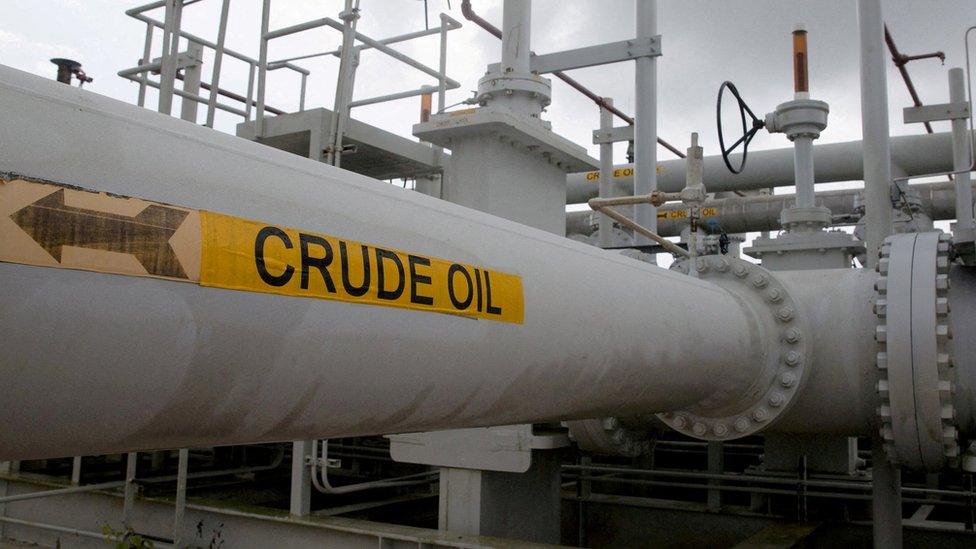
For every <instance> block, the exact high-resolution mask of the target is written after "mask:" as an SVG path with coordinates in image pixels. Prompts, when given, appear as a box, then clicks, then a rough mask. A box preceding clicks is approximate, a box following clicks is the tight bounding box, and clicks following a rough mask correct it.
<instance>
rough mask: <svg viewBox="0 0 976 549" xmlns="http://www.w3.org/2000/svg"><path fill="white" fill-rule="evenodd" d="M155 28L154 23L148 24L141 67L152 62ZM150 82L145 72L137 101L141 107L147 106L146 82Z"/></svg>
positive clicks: (141, 77)
mask: <svg viewBox="0 0 976 549" xmlns="http://www.w3.org/2000/svg"><path fill="white" fill-rule="evenodd" d="M155 28H156V27H154V26H153V25H152V23H146V42H145V45H144V46H143V50H142V59H140V60H139V64H140V65H145V64H146V63H149V62H150V61H152V58H150V56H151V55H152V40H153V30H154V29H155ZM148 80H149V73H148V72H143V73H142V74H141V75H140V76H139V97H138V99H137V100H136V104H137V105H139V106H140V107H145V106H146V88H147V87H148V86H147V85H146V82H147V81H148Z"/></svg>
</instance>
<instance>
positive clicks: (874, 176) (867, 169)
mask: <svg viewBox="0 0 976 549" xmlns="http://www.w3.org/2000/svg"><path fill="white" fill-rule="evenodd" d="M857 16H858V17H857V18H858V25H859V27H860V33H861V133H862V135H863V139H864V140H863V146H864V219H865V233H866V234H865V245H866V247H867V254H866V256H867V265H865V266H866V267H868V268H874V266H875V265H877V263H878V251H879V250H880V249H881V245H882V244H883V243H884V239H885V238H886V237H887V236H888V235H890V234H891V232H892V226H891V148H890V143H889V135H888V82H887V81H886V79H885V75H886V72H887V71H886V68H885V62H886V60H885V50H884V48H885V44H884V19H883V18H882V16H881V0H858V2H857Z"/></svg>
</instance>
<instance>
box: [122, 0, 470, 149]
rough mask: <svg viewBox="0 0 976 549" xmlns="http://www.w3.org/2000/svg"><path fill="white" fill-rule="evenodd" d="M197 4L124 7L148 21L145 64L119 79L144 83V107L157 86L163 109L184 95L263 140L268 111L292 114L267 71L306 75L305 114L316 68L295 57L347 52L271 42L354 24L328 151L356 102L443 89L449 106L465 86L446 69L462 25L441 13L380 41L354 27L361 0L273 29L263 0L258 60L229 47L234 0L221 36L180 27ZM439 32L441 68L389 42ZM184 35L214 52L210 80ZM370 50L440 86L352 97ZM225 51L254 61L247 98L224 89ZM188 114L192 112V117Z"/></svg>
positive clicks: (178, 0) (166, 1)
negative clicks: (279, 52) (271, 54)
mask: <svg viewBox="0 0 976 549" xmlns="http://www.w3.org/2000/svg"><path fill="white" fill-rule="evenodd" d="M199 2H202V0H156V1H154V2H150V3H148V4H145V5H142V6H139V7H135V8H132V9H130V10H127V11H126V12H125V13H126V15H128V16H130V17H132V18H134V19H136V20H138V21H141V22H143V23H145V25H146V34H145V40H144V43H143V53H142V58H141V59H140V60H139V64H138V65H137V66H135V67H131V68H127V69H124V70H121V71H119V73H118V75H119V76H120V77H122V78H125V79H127V80H131V81H133V82H136V83H137V84H139V94H138V100H137V103H138V105H139V106H143V107H144V106H146V90H147V89H148V88H154V89H157V90H159V105H158V110H159V112H162V113H166V114H170V112H171V110H172V103H173V97H174V96H176V97H180V98H182V99H183V100H184V102H186V101H191V102H194V103H196V104H201V105H206V109H207V110H206V122H205V125H206V126H208V127H213V124H214V118H215V113H216V111H217V110H221V111H224V112H228V113H231V114H234V115H236V116H240V117H242V118H244V120H245V121H250V120H252V119H253V120H254V121H255V122H256V126H257V128H256V132H255V135H256V136H257V137H260V136H262V135H263V133H264V120H265V116H266V114H267V113H271V114H275V115H280V114H285V112H286V111H284V110H282V109H280V108H275V107H271V106H270V105H267V104H266V102H265V98H266V96H267V87H268V73H269V72H271V71H274V70H280V69H287V70H290V71H293V72H296V73H298V74H299V75H300V76H301V84H300V90H299V95H298V110H299V111H303V110H305V107H306V92H307V88H308V84H307V83H308V76H309V75H310V74H311V73H310V71H309V70H308V69H306V68H304V67H301V66H299V65H296V64H295V63H294V62H295V61H300V60H304V59H311V58H315V57H322V56H334V57H339V58H343V57H344V56H343V52H342V48H339V49H335V50H329V51H322V52H315V53H309V54H303V55H296V56H292V57H288V58H283V59H276V60H272V61H269V60H268V44H269V42H270V41H272V40H274V39H276V38H281V37H284V36H290V35H294V34H297V33H300V32H304V31H308V30H312V29H317V28H322V27H328V28H332V29H335V30H338V31H339V32H342V33H344V34H346V33H347V32H348V31H347V27H348V26H350V25H352V26H353V28H352V31H351V33H349V34H351V36H352V42H350V43H351V44H352V47H350V48H349V49H350V51H349V52H347V54H346V56H347V57H350V58H354V59H355V61H354V62H351V63H346V64H347V65H351V67H350V68H349V69H348V70H344V71H340V76H339V79H338V81H337V85H336V89H337V102H336V105H335V110H336V116H335V117H334V118H338V120H337V122H338V123H337V124H336V125H337V126H338V127H337V128H335V130H334V131H333V132H331V133H332V135H330V142H329V150H332V151H341V133H342V131H341V130H342V128H343V122H344V119H345V118H348V116H349V110H350V109H352V108H354V107H359V106H364V105H373V104H377V103H382V102H386V101H393V100H397V99H404V98H408V97H415V96H418V95H424V94H433V93H434V92H437V93H438V100H439V103H440V107H443V104H444V94H445V92H446V91H447V90H451V89H456V88H458V87H460V83H459V82H457V81H456V80H454V79H452V78H450V77H448V76H447V74H445V72H446V56H447V32H448V31H452V30H456V29H459V28H461V23H459V22H458V21H456V20H454V19H453V18H451V17H450V16H448V15H446V14H443V13H442V14H441V16H440V19H441V25H440V26H439V27H435V28H430V29H425V30H422V31H416V32H411V33H406V34H401V35H397V36H392V37H389V38H384V39H381V40H376V39H373V38H371V37H369V36H366V35H364V34H362V33H360V32H357V31H355V30H354V28H355V27H354V22H355V19H357V18H358V1H357V2H356V4H355V7H352V6H353V5H352V2H351V0H349V1H347V9H346V10H345V11H344V12H343V14H340V19H343V20H342V21H338V20H336V19H333V18H330V17H325V18H321V19H315V20H312V21H307V22H304V23H299V24H296V25H291V26H288V27H285V28H280V29H275V30H271V29H269V22H270V11H271V0H262V16H261V23H262V26H261V35H260V46H259V54H258V58H256V59H255V58H253V57H251V56H248V55H245V54H244V53H241V52H239V51H235V50H233V49H230V48H227V47H226V45H225V38H226V36H227V25H228V15H229V10H230V0H222V2H221V11H220V18H219V22H218V25H217V31H216V32H217V38H216V41H211V40H208V39H206V38H203V37H201V36H198V35H195V34H192V33H189V32H187V31H185V30H183V29H182V28H181V21H182V12H183V8H184V7H186V6H189V5H191V4H195V3H199ZM159 8H163V9H164V16H163V19H162V20H159V19H156V18H154V17H152V16H150V15H149V14H148V12H151V11H153V10H156V9H159ZM155 29H161V30H162V31H163V36H162V45H161V55H160V56H159V57H156V58H154V57H153V55H152V52H153V47H154V43H153V38H154V34H155ZM433 35H439V36H440V64H439V67H438V68H437V69H435V68H432V67H429V66H427V65H425V64H423V63H421V62H419V61H417V60H415V59H413V58H411V57H409V56H407V55H405V54H403V53H400V52H398V51H396V50H394V49H393V48H391V47H390V45H391V44H397V43H401V42H406V41H409V40H414V39H417V38H422V37H426V36H433ZM181 40H182V41H183V42H184V43H185V44H186V45H187V46H188V49H189V48H190V47H195V48H198V49H199V50H200V53H201V55H200V57H202V50H203V49H204V48H206V49H207V50H212V51H213V69H212V71H211V76H210V82H203V81H200V79H199V71H200V70H201V65H202V61H201V60H200V59H193V58H190V57H188V56H187V55H186V54H185V53H184V54H181V53H180V42H181ZM370 49H375V50H378V51H380V52H382V53H384V54H386V55H387V56H389V57H392V58H393V59H396V60H397V61H400V62H402V63H404V64H406V65H408V66H410V67H413V68H414V69H417V70H419V71H421V72H423V73H425V74H427V75H429V76H432V77H433V78H435V79H436V84H435V85H424V86H421V87H420V88H417V89H412V90H406V91H401V92H395V93H391V94H387V95H381V96H377V97H370V98H365V99H359V100H353V98H352V82H353V81H354V78H355V68H356V65H358V58H359V53H360V52H362V51H364V50H370ZM225 56H229V57H231V58H233V59H236V60H238V61H242V62H244V63H246V64H247V66H248V77H247V86H246V88H247V91H246V93H244V94H243V95H242V94H239V93H235V92H232V91H230V90H227V89H224V88H221V87H220V79H221V72H222V69H223V61H224V57H225ZM191 67H192V68H193V69H194V70H196V71H198V72H197V74H196V75H195V78H191V77H190V76H189V71H190V68H191ZM183 68H185V69H186V70H187V74H185V75H184V74H181V73H180V70H181V69H183ZM155 74H158V75H159V78H158V79H153V78H152V75H155ZM177 80H182V81H183V89H178V88H177V87H176V81H177ZM198 89H203V90H205V91H207V92H209V93H207V94H205V95H201V94H200V93H199V92H198ZM220 98H226V99H229V100H231V101H233V102H236V103H239V104H242V105H243V107H239V106H237V105H233V104H228V103H225V102H222V101H220V100H219V99H220ZM188 112H189V114H187V113H188ZM195 113H196V111H195V110H190V111H187V110H186V109H184V118H186V119H192V120H193V121H195V118H196V115H195ZM338 156H339V155H338V154H336V155H335V157H336V159H335V163H338Z"/></svg>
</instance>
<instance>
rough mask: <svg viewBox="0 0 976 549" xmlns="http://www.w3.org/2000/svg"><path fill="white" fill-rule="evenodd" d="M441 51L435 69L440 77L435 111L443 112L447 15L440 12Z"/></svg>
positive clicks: (445, 81)
mask: <svg viewBox="0 0 976 549" xmlns="http://www.w3.org/2000/svg"><path fill="white" fill-rule="evenodd" d="M440 39H441V44H440V45H441V51H440V60H439V63H438V65H437V71H438V72H440V73H441V77H440V78H439V79H438V81H437V112H443V111H444V106H445V101H446V94H447V15H445V14H443V13H442V14H441V33H440Z"/></svg>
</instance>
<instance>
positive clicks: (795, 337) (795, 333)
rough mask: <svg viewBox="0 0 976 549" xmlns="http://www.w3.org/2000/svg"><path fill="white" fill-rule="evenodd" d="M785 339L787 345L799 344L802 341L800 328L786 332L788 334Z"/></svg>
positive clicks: (784, 336)
mask: <svg viewBox="0 0 976 549" xmlns="http://www.w3.org/2000/svg"><path fill="white" fill-rule="evenodd" d="M783 339H785V340H786V342H787V343H797V342H799V341H800V329H799V328H790V329H789V330H787V331H786V334H785V335H783Z"/></svg>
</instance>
